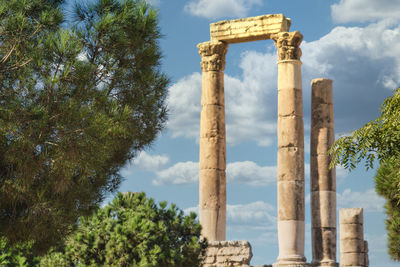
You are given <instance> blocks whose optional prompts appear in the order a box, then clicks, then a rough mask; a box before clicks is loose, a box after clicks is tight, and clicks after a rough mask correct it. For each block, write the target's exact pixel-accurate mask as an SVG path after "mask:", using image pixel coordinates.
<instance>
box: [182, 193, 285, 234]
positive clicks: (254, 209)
mask: <svg viewBox="0 0 400 267" xmlns="http://www.w3.org/2000/svg"><path fill="white" fill-rule="evenodd" d="M198 210H199V209H198V207H190V208H187V209H184V213H185V214H189V213H190V212H195V213H197V214H198ZM226 219H227V226H228V228H231V229H233V230H235V231H239V232H240V231H248V230H249V229H250V228H251V230H273V229H276V222H277V218H276V209H275V207H273V206H272V205H271V204H269V203H266V202H263V201H256V202H252V203H248V204H237V205H230V204H227V205H226Z"/></svg>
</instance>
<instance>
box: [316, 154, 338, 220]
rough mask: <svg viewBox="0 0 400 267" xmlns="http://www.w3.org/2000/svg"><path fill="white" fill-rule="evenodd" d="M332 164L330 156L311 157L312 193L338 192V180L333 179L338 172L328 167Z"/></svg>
mask: <svg viewBox="0 0 400 267" xmlns="http://www.w3.org/2000/svg"><path fill="white" fill-rule="evenodd" d="M330 162H331V157H330V156H329V155H319V156H311V160H310V174H311V191H336V179H332V178H331V177H336V170H335V169H331V170H330V169H329V168H328V167H327V166H329V163H330ZM317 177H318V179H317ZM335 213H336V212H335Z"/></svg>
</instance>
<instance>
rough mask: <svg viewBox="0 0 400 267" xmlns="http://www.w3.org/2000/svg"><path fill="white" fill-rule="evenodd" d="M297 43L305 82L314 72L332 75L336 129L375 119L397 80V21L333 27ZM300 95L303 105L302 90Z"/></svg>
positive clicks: (399, 69) (307, 103)
mask: <svg viewBox="0 0 400 267" xmlns="http://www.w3.org/2000/svg"><path fill="white" fill-rule="evenodd" d="M302 49H303V57H302V61H303V73H304V74H303V81H304V82H305V83H306V82H307V83H309V82H310V81H311V79H313V78H317V77H327V78H331V79H333V90H334V103H335V129H336V131H337V132H348V131H352V130H354V129H356V128H358V127H361V126H362V124H364V123H366V122H368V121H370V120H372V119H374V118H375V117H376V116H377V114H378V111H379V106H380V104H381V103H382V102H383V100H384V99H385V98H386V97H387V96H389V95H390V94H391V90H392V89H395V88H396V87H397V86H398V85H400V58H399V57H396V56H395V55H397V54H399V53H400V26H399V25H398V24H391V23H389V22H387V21H382V22H379V23H374V24H370V25H368V26H367V27H365V28H360V27H336V28H334V29H333V30H332V31H331V32H330V33H328V34H327V35H325V36H323V37H322V38H321V39H319V40H316V41H314V42H304V44H303V46H302ZM306 86H307V87H309V84H305V85H304V88H307V87H306ZM305 96H306V97H305V98H304V102H305V106H306V107H307V106H310V97H309V93H307V91H306V90H305ZM354 101H357V105H354ZM306 112H309V110H308V109H307V110H306ZM308 114H309V113H308ZM308 117H309V115H307V114H306V116H305V120H307V119H308Z"/></svg>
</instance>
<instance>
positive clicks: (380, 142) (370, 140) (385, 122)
mask: <svg viewBox="0 0 400 267" xmlns="http://www.w3.org/2000/svg"><path fill="white" fill-rule="evenodd" d="M380 111H381V115H380V116H379V117H378V118H377V119H376V120H374V121H371V122H369V123H367V124H365V125H364V126H363V127H362V128H360V129H358V130H356V131H354V132H353V133H352V134H351V135H349V136H344V137H341V138H340V139H338V140H337V141H336V142H335V143H334V145H333V146H332V148H331V150H330V152H331V153H332V155H333V159H332V162H331V166H335V165H337V164H341V165H343V166H344V167H345V168H346V169H354V168H355V166H356V164H358V163H360V162H361V161H362V160H366V161H365V166H366V167H367V168H372V167H373V163H374V161H375V159H378V160H382V159H387V158H391V157H399V156H400V88H399V89H397V90H396V91H395V92H394V95H393V96H392V97H389V98H387V99H386V100H385V101H384V102H383V104H382V106H381V109H380Z"/></svg>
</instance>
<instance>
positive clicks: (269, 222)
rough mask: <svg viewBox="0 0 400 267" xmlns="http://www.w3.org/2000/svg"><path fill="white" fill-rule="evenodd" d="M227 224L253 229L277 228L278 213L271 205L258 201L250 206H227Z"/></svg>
mask: <svg viewBox="0 0 400 267" xmlns="http://www.w3.org/2000/svg"><path fill="white" fill-rule="evenodd" d="M226 210H227V222H228V224H236V225H241V226H244V229H246V227H249V226H252V227H253V228H257V229H260V228H267V229H271V227H272V228H275V226H276V221H277V218H276V214H275V213H276V211H275V207H273V206H272V205H271V204H269V203H266V202H263V201H256V202H252V203H249V204H238V205H227V206H226Z"/></svg>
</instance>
